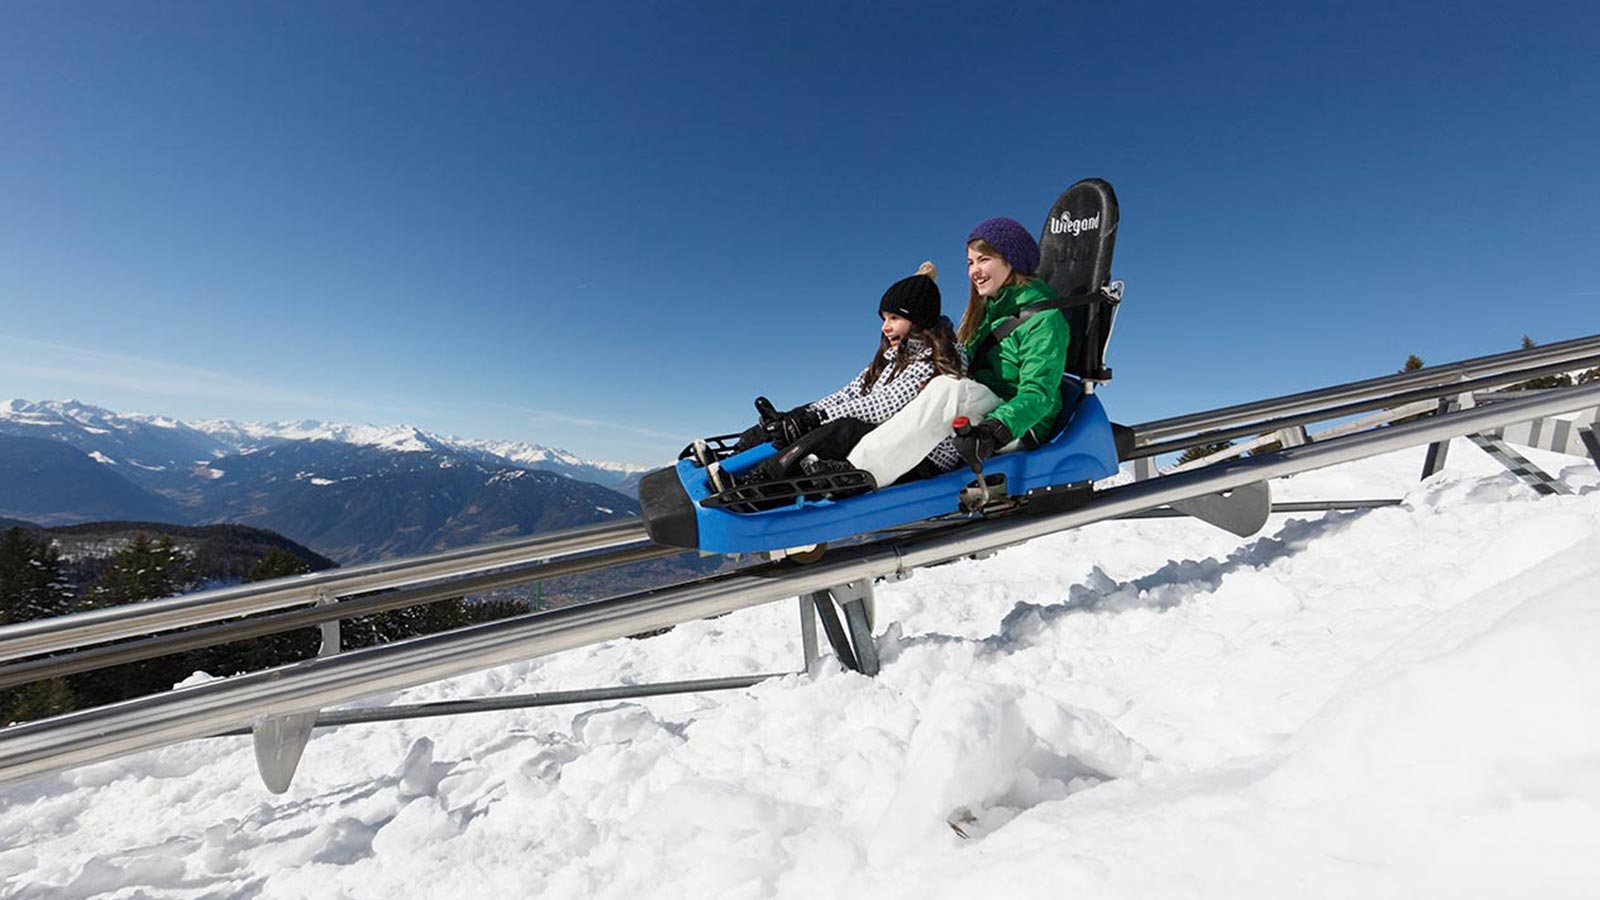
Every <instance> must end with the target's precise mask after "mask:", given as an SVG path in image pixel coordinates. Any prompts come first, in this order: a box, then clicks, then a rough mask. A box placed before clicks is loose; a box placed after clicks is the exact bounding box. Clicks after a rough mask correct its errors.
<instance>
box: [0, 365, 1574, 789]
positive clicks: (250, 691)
mask: <svg viewBox="0 0 1600 900" xmlns="http://www.w3.org/2000/svg"><path fill="white" fill-rule="evenodd" d="M1597 404H1600V384H1596V385H1585V386H1581V387H1570V388H1562V389H1559V390H1553V391H1549V392H1546V393H1544V394H1541V395H1538V396H1534V397H1529V398H1526V399H1519V400H1512V401H1508V402H1504V403H1497V404H1493V405H1489V406H1483V407H1477V408H1474V409H1469V410H1463V411H1461V412H1453V413H1447V414H1443V415H1439V416H1435V417H1432V418H1429V419H1424V420H1418V421H1413V422H1408V423H1405V424H1401V425H1394V426H1391V427H1388V428H1383V429H1379V430H1376V431H1372V432H1366V433H1362V434H1356V435H1350V436H1347V437H1341V438H1336V439H1334V440H1330V441H1327V442H1325V443H1320V444H1307V445H1305V446H1301V447H1292V448H1288V449H1284V450H1280V451H1277V452H1274V453H1270V454H1266V455H1262V456H1255V457H1250V458H1248V459H1235V460H1228V461H1226V462H1222V463H1218V464H1216V465H1214V466H1209V467H1206V468H1203V469H1196V470H1192V471H1188V472H1180V473H1176V474H1173V475H1168V476H1164V477H1161V478H1156V479H1152V480H1149V481H1141V482H1135V483H1133V484H1128V485H1122V486H1118V487H1115V488H1111V489H1108V490H1106V491H1105V492H1103V493H1102V494H1100V495H1098V497H1097V499H1096V500H1095V501H1094V502H1092V503H1090V504H1089V505H1088V506H1085V507H1083V508H1081V509H1077V510H1073V511H1070V512H1065V513H1060V514H1057V515H1041V516H1029V515H1019V516H1009V517H1003V518H999V519H996V520H992V521H984V522H980V523H977V524H975V525H972V526H969V527H963V528H959V529H955V530H953V531H949V532H938V531H936V532H929V533H927V534H921V535H913V536H911V537H908V538H903V539H896V540H892V541H884V542H878V543H873V544H866V545H862V546H859V547H850V548H845V549H843V550H841V551H840V552H839V553H838V554H836V555H830V557H829V558H826V559H824V560H823V561H822V562H820V563H817V564H814V565H810V566H803V567H802V566H793V565H789V564H784V563H775V564H768V565H764V566H757V567H753V568H750V569H745V570H741V571H738V572H734V573H729V574H726V575H719V576H713V577H711V578H709V579H704V580H701V581H696V582H691V583H688V584H683V585H677V586H674V587H669V588H661V589H657V590H651V591H643V592H640V593H635V594H630V595H627V596H622V597H616V598H613V599H610V600H604V601H600V602H597V603H592V604H586V605H583V606H575V607H567V608H564V609H558V610H554V611H552V612H549V613H542V614H537V615H529V616H520V617H517V618H512V619H506V620H502V621H499V622H493V623H489V624H485V625H479V626H474V627H472V628H467V629H462V630H459V631H454V632H449V633H445V634H439V635H433V636H429V637H424V638H416V639H413V640H408V641H402V642H398V643H395V644H389V645H384V646H380V647H373V648H369V649H365V650H359V651H355V652H352V653H346V654H342V655H338V656H328V657H321V658H318V659H314V660H307V661H305V662H300V663H294V664H291V665H288V666H283V667H280V668H277V669H271V670H268V671H265V672H258V673H254V674H251V675H245V676H240V677H236V678H229V679H225V680H219V681H215V682H210V683H207V684H203V685H197V686H194V687H190V688H184V689H181V690H177V691H173V692H170V693H166V694H158V695H152V696H148V697H141V698H138V699H134V700H129V701H126V702H123V703H118V704H115V705H112V706H106V707H99V708H95V709H89V710H83V711H80V712H76V713H69V714H67V715H64V716H59V717H56V718H52V719H46V720H42V721H38V722H33V723H28V724H24V725H17V726H13V727H11V728H7V729H5V730H3V731H0V782H5V781H15V780H17V779H21V778H26V777H29V776H32V775H36V774H40V773H44V772H49V771H55V770H59V769H65V768H70V767H73V766H78V765H84V764H87V763H92V762H98V761H101V760H105V759H110V758H113V757H116V756H120V755H122V754H126V753H132V752H135V751H138V750H144V749H149V748H152V747H157V746H161V745H164V744H170V743H174V742H178V741H183V740H189V739H192V738H197V737H202V736H205V735H210V734H215V733H217V732H221V731H226V730H228V729H232V728H237V727H241V726H244V725H247V724H249V723H250V722H252V721H255V720H258V719H260V718H262V717H270V716H282V715H288V714H293V713H305V712H308V711H312V710H317V709H321V708H324V707H327V706H332V705H336V704H339V703H346V702H349V701H351V700H355V699H357V698H360V697H363V696H367V695H371V694H374V693H380V692H385V691H393V690H400V689H403V688H407V687H413V686H416V685H419V684H425V683H427V682H431V681H437V680H439V679H442V678H449V677H451V676H455V675H461V674H465V673H468V672H473V671H477V670H480V669H485V668H489V667H493V666H497V665H503V664H505V663H509V662H513V661H518V660H525V659H529V658H533V657H537V656H544V655H548V654H552V653H557V652H560V651H562V650H568V649H573V648H576V647H581V646H585V645H588V644H593V643H597V642H600V641H605V640H610V639H614V638H618V637H622V636H625V635H628V634H634V633H637V632H641V631H646V630H649V629H652V628H659V627H664V626H667V625H673V624H677V623H681V622H686V621H691V620H694V619H699V618H704V617H707V616H714V615H719V614H722V613H727V612H732V611H733V610H736V609H741V608H743V607H747V606H754V605H758V604H762V603H768V602H771V601H774V600H779V599H784V598H789V597H794V596H796V595H804V594H807V593H813V592H817V591H824V590H828V589H830V588H832V587H834V586H837V585H841V584H846V583H850V582H854V581H858V580H860V579H875V578H899V577H905V576H907V575H908V574H909V573H910V572H911V571H912V570H914V569H916V568H919V567H923V566H930V565H936V564H939V563H945V562H950V561H953V560H956V559H960V558H962V557H966V556H972V555H975V554H981V553H989V552H993V551H995V550H999V549H1001V548H1004V547H1008V546H1012V545H1015V544H1021V543H1024V542H1026V541H1029V540H1032V539H1033V538H1037V537H1041V536H1044V535H1046V534H1050V533H1052V532H1056V531H1062V530H1065V529H1069V528H1077V527H1081V526H1083V525H1087V524H1090V523H1093V522H1099V521H1104V520H1106V519H1111V518H1116V517H1118V516H1123V515H1128V514H1132V513H1138V512H1140V511H1143V510H1148V509H1153V508H1156V507H1159V506H1164V505H1168V504H1171V503H1173V502H1175V501H1182V500H1185V499H1190V498H1194V497H1200V496H1204V495H1207V494H1212V493H1216V492H1220V491H1227V490H1232V489H1236V488H1242V487H1245V486H1247V485H1250V484H1254V483H1256V482H1259V481H1261V480H1263V479H1272V478H1279V477H1283V476H1286V475H1292V474H1296V473H1298V472H1305V471H1310V470H1312V469H1318V468H1322V467H1325V466H1330V465H1336V464H1339V463H1343V462H1349V461H1352V460H1356V459H1361V458H1364V457H1368V456H1374V455H1377V454H1381V453H1387V452H1390V451H1393V450H1399V449H1402V448H1405V447H1411V446H1417V445H1421V444H1429V443H1433V442H1436V441H1441V440H1446V439H1449V438H1453V437H1457V436H1460V435H1465V434H1473V433H1477V432H1482V431H1488V430H1491V429H1494V428H1499V427H1504V426H1506V425H1511V424H1515V423H1517V422H1523V421H1528V420H1530V419H1537V418H1543V417H1545V416H1552V415H1559V414H1562V413H1568V412H1572V411H1575V410H1580V409H1585V408H1587V407H1589V406H1593V405H1597Z"/></svg>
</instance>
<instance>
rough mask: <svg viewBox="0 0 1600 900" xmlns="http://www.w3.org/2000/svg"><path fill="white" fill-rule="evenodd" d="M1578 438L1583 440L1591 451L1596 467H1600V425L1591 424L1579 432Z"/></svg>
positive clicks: (1591, 457)
mask: <svg viewBox="0 0 1600 900" xmlns="http://www.w3.org/2000/svg"><path fill="white" fill-rule="evenodd" d="M1578 439H1579V440H1581V441H1583V447H1584V449H1585V450H1588V451H1589V458H1590V459H1592V460H1594V464H1595V466H1596V467H1600V425H1591V426H1589V427H1588V428H1585V429H1584V430H1582V431H1580V432H1578Z"/></svg>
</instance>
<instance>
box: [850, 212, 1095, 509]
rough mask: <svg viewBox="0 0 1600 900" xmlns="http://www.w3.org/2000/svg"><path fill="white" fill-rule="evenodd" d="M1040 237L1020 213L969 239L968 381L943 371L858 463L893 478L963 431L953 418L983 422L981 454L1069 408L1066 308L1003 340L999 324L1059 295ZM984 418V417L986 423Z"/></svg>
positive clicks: (983, 225) (860, 452)
mask: <svg viewBox="0 0 1600 900" xmlns="http://www.w3.org/2000/svg"><path fill="white" fill-rule="evenodd" d="M1038 269H1039V244H1038V242H1037V241H1035V240H1034V238H1033V235H1032V234H1030V233H1029V232H1028V229H1027V228H1025V227H1024V226H1023V225H1022V224H1021V223H1020V222H1017V221H1016V220H1014V219H1006V218H998V219H988V220H985V221H983V222H980V223H978V226H977V227H976V228H974V229H972V233H971V234H970V235H968V236H967V275H968V277H969V278H970V280H971V283H972V288H971V292H970V295H969V298H968V302H967V311H966V314H965V315H964V316H962V318H961V326H960V328H959V329H958V330H957V332H956V336H957V337H958V339H960V340H961V341H962V343H963V344H964V345H965V347H966V355H967V359H968V366H969V368H968V374H969V376H970V377H969V378H955V377H952V376H949V375H940V376H939V377H937V378H934V379H933V380H931V381H929V382H928V385H927V387H925V388H923V390H922V392H921V393H920V394H918V395H917V398H916V399H915V400H913V401H911V402H910V403H909V404H907V405H906V406H905V407H904V408H903V409H901V410H900V411H899V412H897V413H895V415H894V417H893V418H891V419H889V420H888V421H887V422H884V423H883V424H882V425H879V426H878V427H877V428H876V429H875V430H873V431H872V432H871V433H870V434H868V435H867V436H866V437H864V438H862V439H861V442H860V443H858V444H856V446H855V449H854V450H852V451H850V455H849V456H848V457H847V461H848V462H849V464H850V465H851V467H853V468H857V469H862V470H865V471H866V472H869V473H871V475H872V477H873V479H874V480H875V481H876V482H877V483H878V484H879V485H880V486H882V485H888V484H893V483H894V481H895V479H897V478H899V477H900V476H901V475H903V474H905V473H906V472H908V471H910V470H911V468H912V467H914V466H915V465H916V464H917V463H918V462H920V461H921V460H922V459H923V457H925V456H927V455H928V452H929V451H930V450H932V449H933V448H934V447H935V446H937V445H938V444H939V442H940V441H943V440H945V439H947V438H949V437H951V436H952V435H953V434H954V431H953V429H952V428H951V425H950V423H951V421H952V420H953V419H955V418H956V417H958V416H966V417H967V418H968V419H970V420H971V421H973V422H975V423H977V425H976V427H975V429H974V431H973V434H972V435H971V437H970V438H969V440H970V441H971V442H972V444H971V446H972V451H973V453H974V454H975V455H976V457H977V458H978V459H980V460H981V459H986V458H988V457H989V456H992V455H993V454H995V453H1001V452H1005V451H1008V450H1014V449H1017V448H1018V447H1019V446H1020V445H1021V443H1022V438H1023V437H1024V436H1025V435H1027V434H1028V433H1029V432H1030V431H1033V432H1035V433H1036V434H1038V435H1039V436H1043V435H1044V434H1045V433H1047V432H1048V431H1049V430H1050V429H1051V427H1052V426H1053V425H1054V424H1055V420H1056V416H1058V415H1059V414H1060V413H1061V377H1062V374H1063V373H1064V372H1065V371H1066V365H1067V342H1068V340H1069V338H1070V336H1071V332H1070V329H1069V328H1068V326H1067V320H1066V318H1065V317H1064V316H1063V315H1062V314H1061V312H1060V311H1059V310H1054V309H1052V310H1046V311H1044V312H1040V313H1038V314H1036V315H1033V316H1031V317H1029V318H1028V319H1026V320H1025V321H1024V322H1023V323H1022V324H1021V325H1020V326H1019V327H1017V328H1016V329H1015V330H1013V331H1012V332H1011V333H1010V334H1008V335H1006V336H1005V337H1003V338H1002V339H1000V340H999V341H991V340H987V338H989V336H990V333H991V332H993V331H994V330H995V327H996V326H997V325H999V324H1000V323H1001V322H1003V321H1004V320H1006V319H1008V318H1010V317H1011V316H1014V315H1016V314H1017V313H1018V312H1019V311H1020V310H1022V308H1023V307H1026V306H1028V305H1029V304H1032V303H1037V302H1039V301H1041V300H1050V299H1053V298H1054V297H1055V291H1054V290H1052V289H1051V287H1050V285H1049V284H1047V283H1045V282H1044V281H1043V280H1042V279H1040V278H1038V277H1037V276H1035V274H1034V273H1035V272H1037V271H1038ZM980 420H981V421H980Z"/></svg>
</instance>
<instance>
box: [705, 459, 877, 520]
mask: <svg viewBox="0 0 1600 900" xmlns="http://www.w3.org/2000/svg"><path fill="white" fill-rule="evenodd" d="M876 487H877V483H876V482H874V481H873V480H872V475H870V474H869V473H867V472H864V471H862V470H861V469H850V470H848V471H844V472H825V473H819V474H817V475H799V476H796V477H794V478H777V479H773V480H771V481H756V482H752V483H750V484H741V485H738V486H736V487H734V488H731V489H730V490H726V491H722V492H721V493H718V494H712V495H711V496H709V497H707V498H705V499H704V500H701V501H700V505H701V506H704V507H707V508H709V509H725V510H727V511H728V512H734V513H753V512H762V511H765V510H769V509H780V508H782V507H785V506H792V505H794V504H796V503H799V502H800V501H802V500H822V499H825V498H832V499H840V498H843V497H851V496H855V495H856V494H864V493H866V492H867V491H870V490H873V489H874V488H876Z"/></svg>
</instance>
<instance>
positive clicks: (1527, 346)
mask: <svg viewBox="0 0 1600 900" xmlns="http://www.w3.org/2000/svg"><path fill="white" fill-rule="evenodd" d="M1537 346H1539V345H1538V344H1536V343H1534V340H1533V338H1531V337H1528V336H1527V335H1523V336H1522V349H1524V350H1532V349H1533V348H1535V347H1537ZM1586 374H1587V373H1586ZM1570 384H1572V376H1571V375H1568V374H1567V373H1565V372H1561V373H1558V374H1555V375H1540V376H1539V377H1537V378H1530V379H1528V380H1527V381H1524V382H1522V383H1520V384H1513V385H1511V386H1510V387H1508V388H1506V390H1508V391H1537V390H1542V389H1545V388H1558V387H1566V386H1567V385H1570Z"/></svg>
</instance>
